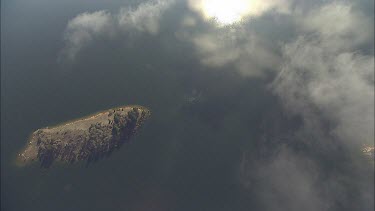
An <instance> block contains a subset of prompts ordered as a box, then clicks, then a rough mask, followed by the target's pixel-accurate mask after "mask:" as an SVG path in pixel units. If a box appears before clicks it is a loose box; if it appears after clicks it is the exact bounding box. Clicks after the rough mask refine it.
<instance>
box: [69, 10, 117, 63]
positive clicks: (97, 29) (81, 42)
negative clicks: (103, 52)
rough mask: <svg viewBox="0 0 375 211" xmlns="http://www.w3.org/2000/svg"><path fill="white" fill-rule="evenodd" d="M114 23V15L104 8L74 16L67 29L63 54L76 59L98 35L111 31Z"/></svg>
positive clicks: (70, 58)
mask: <svg viewBox="0 0 375 211" xmlns="http://www.w3.org/2000/svg"><path fill="white" fill-rule="evenodd" d="M113 24H114V22H113V18H112V15H111V14H110V13H109V12H107V11H104V10H102V11H97V12H93V13H87V12H86V13H82V14H80V15H78V16H77V17H75V18H73V19H72V20H70V21H69V23H68V25H67V27H66V30H65V34H64V41H65V43H66V45H65V47H64V49H63V52H62V53H63V56H64V57H66V58H67V59H69V60H74V58H75V57H76V55H77V53H78V52H79V51H80V50H81V49H82V48H83V47H84V46H86V45H87V44H89V43H90V42H91V41H92V40H93V39H95V38H96V37H97V36H102V35H106V34H109V33H111V32H112V31H113Z"/></svg>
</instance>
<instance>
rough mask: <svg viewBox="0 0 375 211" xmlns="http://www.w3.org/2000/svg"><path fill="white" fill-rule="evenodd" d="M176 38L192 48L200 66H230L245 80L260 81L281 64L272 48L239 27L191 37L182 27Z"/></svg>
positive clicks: (214, 30) (212, 30)
mask: <svg viewBox="0 0 375 211" xmlns="http://www.w3.org/2000/svg"><path fill="white" fill-rule="evenodd" d="M177 37H178V38H180V39H182V40H185V41H188V42H191V43H192V44H193V45H194V47H195V49H196V52H197V54H198V56H199V57H200V61H201V63H202V64H203V65H205V66H208V67H213V68H217V67H222V66H225V65H233V67H234V68H235V71H238V72H239V73H241V74H243V75H245V76H252V77H262V76H264V73H265V71H266V70H270V69H273V68H274V67H275V66H278V65H279V64H280V62H281V58H280V57H279V55H278V54H277V53H276V52H277V51H275V49H276V48H277V47H276V46H273V45H272V43H269V42H268V41H267V40H265V39H263V38H262V37H260V36H259V35H257V34H256V33H255V32H250V31H249V30H246V29H245V28H244V27H243V26H242V25H237V26H232V27H230V28H214V29H210V30H207V31H202V32H195V33H194V32H188V30H186V25H185V23H183V29H182V30H181V31H179V32H178V33H177Z"/></svg>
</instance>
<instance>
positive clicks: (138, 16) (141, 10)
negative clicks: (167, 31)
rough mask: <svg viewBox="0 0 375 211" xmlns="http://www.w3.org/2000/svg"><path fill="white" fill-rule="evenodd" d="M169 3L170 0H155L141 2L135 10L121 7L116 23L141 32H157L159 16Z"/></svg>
mask: <svg viewBox="0 0 375 211" xmlns="http://www.w3.org/2000/svg"><path fill="white" fill-rule="evenodd" d="M171 3H172V1H171V0H157V1H152V2H146V3H144V4H141V5H140V6H139V7H138V8H137V9H135V10H134V9H131V8H130V9H129V8H122V9H121V10H120V12H119V14H118V15H117V18H118V23H119V25H120V27H121V28H125V30H128V28H134V29H137V30H138V31H141V32H148V33H150V34H157V33H158V32H159V22H160V18H161V16H162V14H163V13H164V11H165V10H166V9H167V8H169V6H170V4H171Z"/></svg>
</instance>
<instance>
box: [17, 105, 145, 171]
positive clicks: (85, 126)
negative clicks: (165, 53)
mask: <svg viewBox="0 0 375 211" xmlns="http://www.w3.org/2000/svg"><path fill="white" fill-rule="evenodd" d="M149 116H150V111H149V110H148V109H147V108H144V107H141V106H126V107H119V108H115V109H110V110H107V111H104V112H100V113H97V114H94V115H91V116H88V117H86V118H83V119H79V120H76V121H71V122H68V123H65V124H61V125H58V126H56V127H52V128H48V127H47V128H43V129H38V130H36V131H35V132H33V133H32V134H31V136H30V139H29V142H28V144H27V146H26V148H25V149H24V150H23V151H22V152H21V153H19V154H18V158H17V163H18V164H21V165H23V164H27V163H30V162H32V161H37V160H39V161H40V163H41V166H42V167H45V168H48V167H50V166H51V164H52V163H53V162H54V161H62V162H66V163H74V162H76V161H83V160H85V161H87V164H89V163H90V162H92V161H96V160H98V159H101V158H102V157H105V156H109V155H110V154H111V153H112V152H113V151H114V150H116V149H119V148H120V147H121V146H122V145H123V144H124V143H126V142H127V141H128V140H129V139H130V138H131V137H132V136H133V135H134V134H135V133H136V132H137V131H138V130H139V128H140V126H141V125H142V124H143V122H144V121H145V120H146V119H147V118H148V117H149Z"/></svg>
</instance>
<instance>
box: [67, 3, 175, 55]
mask: <svg viewBox="0 0 375 211" xmlns="http://www.w3.org/2000/svg"><path fill="white" fill-rule="evenodd" d="M172 3H173V0H155V1H150V2H145V3H142V4H140V5H139V6H138V7H137V8H135V9H133V8H121V9H120V11H119V12H118V13H116V14H111V13H110V12H108V11H104V10H102V11H97V12H92V13H88V12H86V13H82V14H79V15H78V16H76V17H75V18H73V19H72V20H70V21H69V23H68V25H67V28H66V30H65V34H64V41H65V47H64V49H63V51H62V56H63V57H64V58H65V59H68V60H70V61H72V60H74V59H75V57H76V56H77V54H78V53H79V51H80V50H81V49H82V48H84V47H85V46H87V45H88V44H89V43H90V42H92V41H93V40H94V39H95V38H98V37H111V36H114V35H121V34H123V33H128V32H131V31H139V32H146V33H149V34H152V35H156V34H157V33H158V32H159V27H160V26H159V25H160V23H159V22H160V18H161V17H162V15H163V13H164V11H165V10H166V9H168V8H169V6H170V5H171V4H172Z"/></svg>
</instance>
